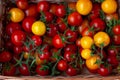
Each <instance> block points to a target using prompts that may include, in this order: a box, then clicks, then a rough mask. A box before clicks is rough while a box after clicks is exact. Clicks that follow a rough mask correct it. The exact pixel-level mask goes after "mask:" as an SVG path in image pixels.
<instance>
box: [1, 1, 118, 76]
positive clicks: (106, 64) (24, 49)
mask: <svg viewBox="0 0 120 80" xmlns="http://www.w3.org/2000/svg"><path fill="white" fill-rule="evenodd" d="M12 4H13V5H12V7H9V8H8V9H9V10H8V12H7V15H6V16H7V21H6V26H4V28H5V31H4V35H5V39H4V50H3V51H1V52H0V62H1V63H2V65H3V67H2V75H6V76H16V75H23V76H30V75H40V76H47V75H51V76H56V75H61V74H65V75H68V76H75V75H80V74H81V73H82V72H83V71H84V69H87V70H88V71H89V72H91V73H95V74H96V73H97V74H99V75H101V76H108V75H110V74H111V73H113V72H114V71H120V66H119V61H120V59H119V55H120V54H119V53H120V20H119V19H118V13H117V7H118V6H117V0H77V1H76V2H66V1H64V2H58V3H54V2H52V1H51V2H48V1H44V0H43V1H39V2H37V3H34V2H30V1H29V0H16V2H15V3H12ZM116 73H118V72H116Z"/></svg>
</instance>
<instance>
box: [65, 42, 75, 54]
mask: <svg viewBox="0 0 120 80" xmlns="http://www.w3.org/2000/svg"><path fill="white" fill-rule="evenodd" d="M66 51H71V52H75V53H76V52H77V46H76V45H75V44H68V45H66V46H65V47H64V52H66Z"/></svg>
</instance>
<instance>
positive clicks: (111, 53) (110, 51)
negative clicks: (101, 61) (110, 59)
mask: <svg viewBox="0 0 120 80" xmlns="http://www.w3.org/2000/svg"><path fill="white" fill-rule="evenodd" d="M107 53H108V55H109V56H114V57H116V56H117V55H118V49H117V48H111V47H109V48H108V49H107Z"/></svg>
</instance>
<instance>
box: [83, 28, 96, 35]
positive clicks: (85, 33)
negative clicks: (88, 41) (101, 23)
mask: <svg viewBox="0 0 120 80" xmlns="http://www.w3.org/2000/svg"><path fill="white" fill-rule="evenodd" d="M94 33H95V31H94V30H90V28H88V27H85V28H84V29H83V30H82V33H81V35H82V36H90V37H93V35H94Z"/></svg>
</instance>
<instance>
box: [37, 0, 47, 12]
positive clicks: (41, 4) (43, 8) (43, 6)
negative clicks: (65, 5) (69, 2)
mask: <svg viewBox="0 0 120 80" xmlns="http://www.w3.org/2000/svg"><path fill="white" fill-rule="evenodd" d="M48 10H49V3H48V2H47V1H40V2H38V4H37V11H38V12H40V11H43V12H46V11H48Z"/></svg>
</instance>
